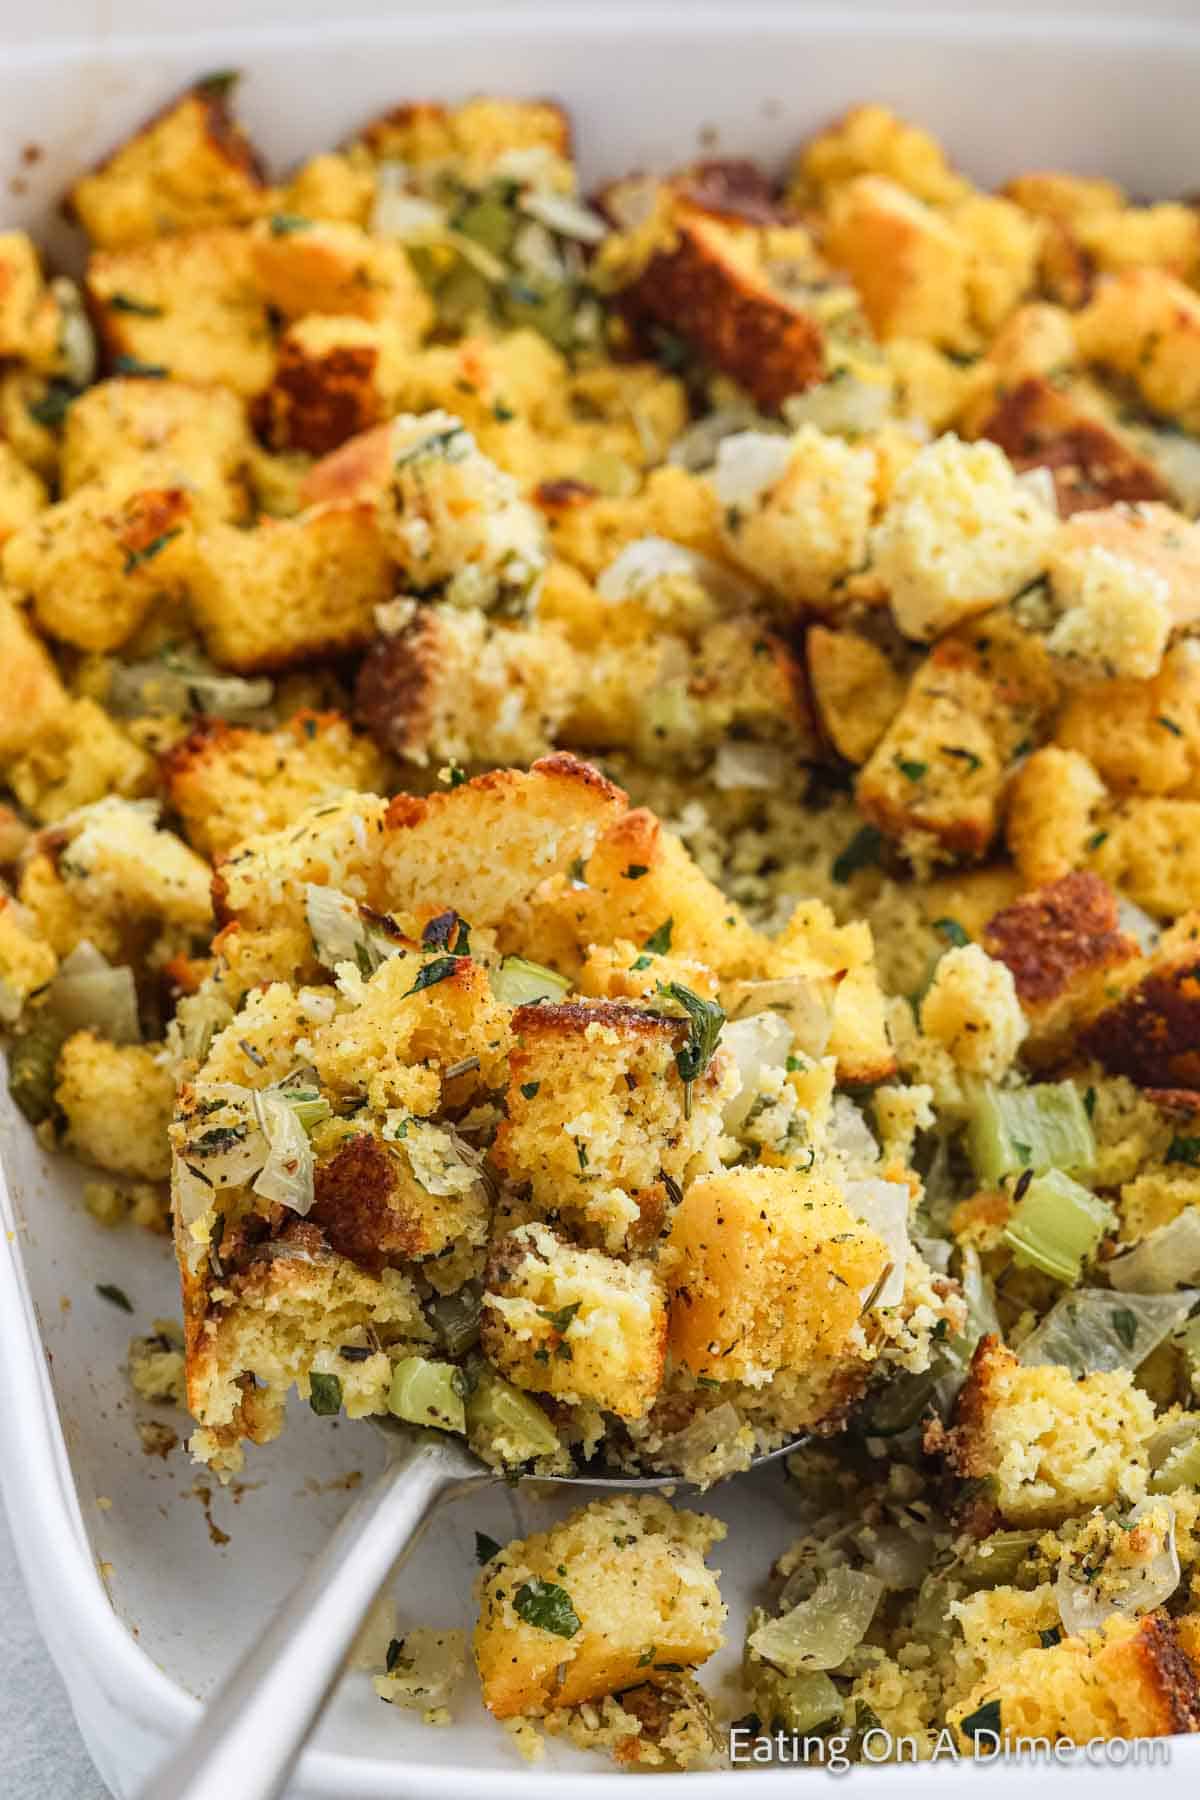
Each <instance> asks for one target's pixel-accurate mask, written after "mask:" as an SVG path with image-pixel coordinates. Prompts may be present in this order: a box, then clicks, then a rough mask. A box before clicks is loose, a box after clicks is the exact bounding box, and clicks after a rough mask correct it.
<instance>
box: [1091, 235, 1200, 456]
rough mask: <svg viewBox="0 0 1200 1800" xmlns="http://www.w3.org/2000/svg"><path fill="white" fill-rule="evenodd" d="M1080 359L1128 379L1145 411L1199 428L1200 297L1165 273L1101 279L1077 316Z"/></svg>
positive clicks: (1140, 271) (1134, 272)
mask: <svg viewBox="0 0 1200 1800" xmlns="http://www.w3.org/2000/svg"><path fill="white" fill-rule="evenodd" d="M1075 330H1076V336H1077V338H1078V342H1079V350H1080V354H1081V355H1082V356H1083V357H1084V359H1085V360H1086V361H1088V362H1094V363H1100V364H1101V365H1102V366H1103V367H1105V368H1107V369H1112V370H1114V371H1115V372H1116V373H1117V374H1118V375H1125V376H1127V377H1128V378H1129V380H1131V381H1132V382H1133V383H1134V385H1135V387H1136V388H1137V389H1138V392H1139V393H1140V394H1141V396H1142V399H1143V400H1144V401H1145V402H1146V405H1147V406H1148V407H1150V408H1151V409H1152V410H1153V411H1154V412H1158V413H1162V414H1164V415H1165V417H1167V418H1169V419H1177V420H1178V421H1179V423H1180V424H1181V425H1182V426H1183V427H1184V429H1185V431H1194V430H1196V429H1197V428H1200V298H1198V297H1197V295H1196V293H1195V291H1194V290H1193V289H1192V288H1190V287H1187V286H1186V285H1185V284H1184V283H1183V282H1182V281H1178V280H1176V278H1175V277H1174V276H1173V275H1169V274H1167V273H1166V271H1165V270H1162V269H1127V270H1125V271H1124V272H1123V273H1122V274H1120V275H1113V276H1110V277H1109V278H1108V280H1106V281H1101V282H1100V283H1099V284H1098V286H1097V288H1096V292H1095V295H1094V297H1093V298H1092V299H1091V300H1090V301H1089V303H1088V305H1087V306H1085V307H1084V308H1083V311H1082V312H1081V313H1080V314H1079V316H1078V318H1077V320H1076V325H1075Z"/></svg>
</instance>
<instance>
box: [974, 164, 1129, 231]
mask: <svg viewBox="0 0 1200 1800" xmlns="http://www.w3.org/2000/svg"><path fill="white" fill-rule="evenodd" d="M1002 192H1003V193H1004V194H1006V195H1007V197H1008V198H1009V199H1010V200H1015V201H1016V203H1017V205H1018V206H1023V207H1024V208H1025V210H1026V212H1031V213H1037V214H1038V215H1039V216H1040V217H1043V218H1050V219H1066V220H1074V219H1082V218H1087V217H1089V216H1090V215H1091V214H1093V213H1113V212H1119V211H1120V210H1121V208H1122V207H1123V206H1124V205H1125V194H1124V191H1123V189H1121V188H1119V187H1118V186H1117V184H1116V182H1115V181H1106V180H1105V179H1104V178H1103V177H1102V176H1098V175H1071V174H1066V173H1064V172H1063V171H1062V170H1059V169H1031V170H1029V171H1028V172H1027V173H1026V174H1024V175H1016V176H1014V177H1013V179H1012V180H1011V181H1006V182H1005V184H1004V187H1003V189H1002Z"/></svg>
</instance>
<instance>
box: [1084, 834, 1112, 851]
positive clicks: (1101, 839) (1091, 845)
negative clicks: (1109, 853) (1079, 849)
mask: <svg viewBox="0 0 1200 1800" xmlns="http://www.w3.org/2000/svg"><path fill="white" fill-rule="evenodd" d="M1107 841H1108V833H1107V831H1093V833H1092V835H1091V837H1090V838H1089V839H1088V841H1087V847H1088V849H1089V850H1098V849H1099V848H1100V846H1101V844H1104V843H1107Z"/></svg>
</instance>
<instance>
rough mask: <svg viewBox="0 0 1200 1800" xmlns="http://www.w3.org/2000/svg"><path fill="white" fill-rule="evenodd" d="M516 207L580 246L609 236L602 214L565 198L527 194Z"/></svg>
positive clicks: (563, 195)
mask: <svg viewBox="0 0 1200 1800" xmlns="http://www.w3.org/2000/svg"><path fill="white" fill-rule="evenodd" d="M517 205H518V206H519V207H520V209H521V211H522V212H524V213H528V214H529V216H530V218H531V219H536V220H537V221H538V223H539V225H545V226H546V228H547V230H549V231H555V232H557V233H558V235H559V237H568V238H577V239H578V241H579V242H580V243H581V244H599V243H601V242H602V241H603V240H604V239H605V238H606V237H607V236H608V226H607V225H606V224H605V222H604V220H603V219H602V218H601V217H600V215H599V213H595V212H593V211H592V209H591V207H590V206H584V205H582V204H581V203H580V202H579V201H578V200H572V199H570V198H569V197H568V196H567V195H566V194H547V193H538V192H536V191H535V192H531V193H524V194H522V195H521V196H520V198H519V199H518V201H517Z"/></svg>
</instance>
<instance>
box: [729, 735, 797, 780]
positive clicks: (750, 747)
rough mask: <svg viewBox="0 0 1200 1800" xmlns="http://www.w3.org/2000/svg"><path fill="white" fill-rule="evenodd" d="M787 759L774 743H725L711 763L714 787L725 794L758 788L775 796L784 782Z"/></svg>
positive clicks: (783, 751)
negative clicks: (735, 790) (737, 790)
mask: <svg viewBox="0 0 1200 1800" xmlns="http://www.w3.org/2000/svg"><path fill="white" fill-rule="evenodd" d="M788 768H789V759H788V755H787V752H786V751H785V750H784V749H782V747H781V746H780V745H778V744H740V743H734V742H731V741H728V740H727V741H726V742H725V743H723V744H722V745H721V747H720V749H719V750H718V751H717V754H716V757H715V759H714V761H713V769H712V778H713V784H714V786H716V787H718V788H720V789H721V791H722V793H728V792H730V791H731V790H734V789H737V788H761V789H762V790H763V791H764V792H765V793H778V792H779V791H780V789H781V788H782V787H783V785H784V782H785V781H786V779H787V772H788Z"/></svg>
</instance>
